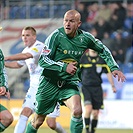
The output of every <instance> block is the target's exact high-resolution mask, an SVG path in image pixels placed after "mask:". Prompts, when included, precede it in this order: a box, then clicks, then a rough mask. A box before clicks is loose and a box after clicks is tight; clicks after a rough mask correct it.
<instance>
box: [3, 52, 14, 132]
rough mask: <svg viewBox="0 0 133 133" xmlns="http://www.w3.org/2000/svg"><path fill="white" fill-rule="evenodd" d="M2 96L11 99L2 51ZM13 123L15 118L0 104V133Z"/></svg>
mask: <svg viewBox="0 0 133 133" xmlns="http://www.w3.org/2000/svg"><path fill="white" fill-rule="evenodd" d="M0 96H6V97H7V98H8V99H10V92H9V90H8V86H7V75H6V72H5V68H4V56H3V53H2V51H1V49H0ZM12 122H13V116H12V114H11V113H10V112H9V110H7V108H6V107H4V106H3V105H1V104H0V132H3V131H4V130H5V129H6V128H7V127H8V126H10V125H11V123H12Z"/></svg>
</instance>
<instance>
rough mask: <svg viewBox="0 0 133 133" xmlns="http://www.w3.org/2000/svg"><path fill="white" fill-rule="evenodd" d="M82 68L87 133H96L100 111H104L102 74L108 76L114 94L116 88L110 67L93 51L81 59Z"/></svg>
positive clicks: (87, 52)
mask: <svg viewBox="0 0 133 133" xmlns="http://www.w3.org/2000/svg"><path fill="white" fill-rule="evenodd" d="M80 67H81V79H82V81H81V83H82V87H81V88H82V89H81V91H82V94H83V102H84V122H85V128H86V133H95V130H96V127H97V123H98V114H99V109H103V90H102V86H101V84H102V78H101V75H102V73H106V74H107V77H108V80H109V82H110V84H111V87H112V90H113V92H116V88H115V85H114V81H113V78H112V74H111V72H110V69H109V67H108V66H107V64H106V63H105V61H104V60H103V59H102V58H100V57H99V56H98V53H97V52H96V51H94V50H92V49H89V50H87V51H86V52H85V53H84V54H83V56H82V57H81V61H80ZM91 114H92V115H93V118H92V121H91V119H90V118H91ZM90 123H91V126H90ZM90 127H91V131H90ZM89 131H90V132H89Z"/></svg>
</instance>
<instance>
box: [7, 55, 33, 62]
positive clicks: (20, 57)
mask: <svg viewBox="0 0 133 133" xmlns="http://www.w3.org/2000/svg"><path fill="white" fill-rule="evenodd" d="M29 58H33V56H32V54H31V53H18V54H15V55H11V56H7V57H5V61H13V60H16V61H17V60H26V59H29Z"/></svg>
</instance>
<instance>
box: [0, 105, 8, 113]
mask: <svg viewBox="0 0 133 133" xmlns="http://www.w3.org/2000/svg"><path fill="white" fill-rule="evenodd" d="M4 110H7V108H6V107H4V106H3V105H1V104H0V112H2V111H4Z"/></svg>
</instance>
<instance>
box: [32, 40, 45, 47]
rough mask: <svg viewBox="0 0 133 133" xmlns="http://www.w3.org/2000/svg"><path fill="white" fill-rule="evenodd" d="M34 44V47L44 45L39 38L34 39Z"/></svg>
mask: <svg viewBox="0 0 133 133" xmlns="http://www.w3.org/2000/svg"><path fill="white" fill-rule="evenodd" d="M34 46H35V47H40V46H44V43H42V42H41V41H39V40H36V42H35V43H34Z"/></svg>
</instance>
